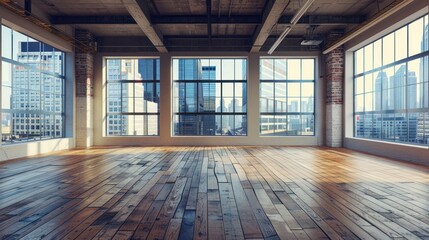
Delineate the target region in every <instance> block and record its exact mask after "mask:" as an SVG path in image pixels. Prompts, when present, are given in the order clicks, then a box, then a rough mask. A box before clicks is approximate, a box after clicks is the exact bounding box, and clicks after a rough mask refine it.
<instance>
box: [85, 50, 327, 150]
mask: <svg viewBox="0 0 429 240" xmlns="http://www.w3.org/2000/svg"><path fill="white" fill-rule="evenodd" d="M276 55H277V56H286V57H294V56H295V57H297V56H299V57H313V58H314V57H316V58H317V60H316V63H317V66H320V64H319V61H318V60H319V59H320V56H319V55H318V53H309V52H306V53H298V52H288V53H284V54H279V53H277V54H276ZM276 55H273V56H276ZM112 56H122V57H129V56H138V57H145V56H148V57H150V56H159V55H156V54H155V55H154V54H152V55H151V54H148V53H130V54H124V53H123V54H121V55H119V54H118V53H111V54H109V53H103V54H98V55H97V56H96V58H95V64H94V72H95V77H94V79H95V84H94V108H95V111H94V122H95V123H100V124H94V145H307V146H317V145H322V144H323V139H324V137H323V131H322V130H323V125H324V124H323V119H324V114H323V113H324V102H325V101H324V83H323V79H318V80H316V91H317V92H316V134H315V136H299V137H294V136H293V137H292V136H289V137H267V136H259V57H260V56H262V55H260V54H249V53H247V52H237V53H231V52H219V53H218V52H217V53H207V52H201V53H182V52H180V53H168V54H161V55H160V61H161V63H160V65H161V67H160V71H161V76H160V81H161V99H160V126H159V127H160V135H159V136H147V137H144V136H109V137H107V136H105V126H106V125H105V124H106V122H105V118H104V117H105V109H106V106H105V101H104V99H105V98H106V96H105V93H106V91H105V78H104V76H103V75H104V66H103V58H104V57H112ZM176 56H177V57H181V56H184V57H186V56H194V57H247V59H248V72H249V73H248V76H249V77H248V100H247V101H248V110H247V114H248V135H247V136H231V137H224V136H197V137H189V136H172V110H171V108H172V106H171V103H172V91H171V89H172V82H171V67H170V64H171V58H172V57H176ZM320 71H321V69H320V67H319V69H318V70H317V71H316V72H317V73H316V76H319V75H320Z"/></svg>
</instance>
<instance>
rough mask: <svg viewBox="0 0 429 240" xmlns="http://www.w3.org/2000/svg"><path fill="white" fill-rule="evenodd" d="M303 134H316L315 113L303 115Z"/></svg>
mask: <svg viewBox="0 0 429 240" xmlns="http://www.w3.org/2000/svg"><path fill="white" fill-rule="evenodd" d="M301 135H314V115H302V116H301Z"/></svg>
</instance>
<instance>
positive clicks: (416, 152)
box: [344, 0, 429, 165]
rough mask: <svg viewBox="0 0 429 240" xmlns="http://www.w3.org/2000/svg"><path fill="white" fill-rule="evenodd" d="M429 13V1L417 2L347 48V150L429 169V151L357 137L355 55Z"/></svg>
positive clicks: (349, 44) (369, 31)
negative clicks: (428, 167) (354, 116)
mask: <svg viewBox="0 0 429 240" xmlns="http://www.w3.org/2000/svg"><path fill="white" fill-rule="evenodd" d="M428 12H429V2H428V1H420V0H418V1H414V2H413V3H411V4H410V5H408V6H407V7H405V8H403V9H402V10H400V11H399V12H397V13H395V14H394V15H393V16H391V17H389V18H387V19H385V20H383V21H382V22H380V24H378V25H376V26H374V27H372V28H371V29H368V30H367V31H365V32H364V33H363V34H361V35H359V36H357V37H356V38H354V39H353V40H351V41H349V42H348V43H347V44H345V51H346V52H345V55H346V59H345V64H346V66H345V86H344V87H345V88H344V91H345V92H344V94H345V98H344V100H345V101H344V108H345V111H344V120H345V132H344V136H345V139H344V146H345V147H347V148H350V149H354V150H359V151H364V152H368V153H372V154H376V155H380V156H386V157H391V158H395V159H399V160H403V161H409V162H415V163H420V164H425V165H429V147H427V146H413V145H406V144H399V143H389V142H381V141H373V140H367V139H360V138H355V137H353V51H354V50H356V49H359V48H360V47H363V46H365V45H366V44H368V43H370V42H372V41H374V40H376V39H378V38H380V37H382V36H384V35H386V34H387V33H389V32H392V31H393V30H395V29H397V28H399V27H401V26H403V25H405V24H407V23H409V22H411V21H413V20H414V19H416V18H418V17H420V16H423V15H425V14H427V13H428Z"/></svg>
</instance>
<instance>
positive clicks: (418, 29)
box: [408, 18, 424, 56]
mask: <svg viewBox="0 0 429 240" xmlns="http://www.w3.org/2000/svg"><path fill="white" fill-rule="evenodd" d="M423 24H424V19H423V18H420V19H418V20H416V21H414V22H412V23H411V24H410V25H408V40H409V42H408V55H409V56H413V55H416V54H419V53H421V52H422V51H423V48H424V38H423V32H424V28H423Z"/></svg>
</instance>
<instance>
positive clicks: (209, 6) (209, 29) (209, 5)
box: [206, 0, 212, 43]
mask: <svg viewBox="0 0 429 240" xmlns="http://www.w3.org/2000/svg"><path fill="white" fill-rule="evenodd" d="M206 1H207V2H206V3H207V35H208V37H209V43H210V40H211V39H212V0H206Z"/></svg>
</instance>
